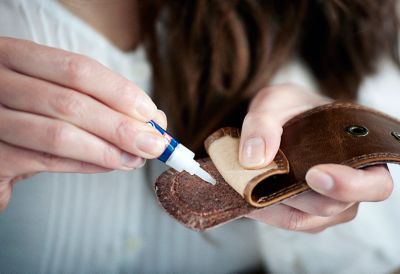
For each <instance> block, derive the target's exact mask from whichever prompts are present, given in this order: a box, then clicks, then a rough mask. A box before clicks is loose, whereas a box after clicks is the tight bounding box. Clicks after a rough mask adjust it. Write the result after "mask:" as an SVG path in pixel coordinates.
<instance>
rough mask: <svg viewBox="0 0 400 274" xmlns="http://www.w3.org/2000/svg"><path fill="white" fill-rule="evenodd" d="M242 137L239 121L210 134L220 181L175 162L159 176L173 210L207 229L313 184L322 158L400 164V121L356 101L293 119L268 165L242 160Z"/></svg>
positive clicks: (211, 168) (356, 164) (357, 164)
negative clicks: (310, 178) (312, 171)
mask: <svg viewBox="0 0 400 274" xmlns="http://www.w3.org/2000/svg"><path fill="white" fill-rule="evenodd" d="M239 138H240V131H239V129H235V128H222V129H220V130H218V131H216V132H215V133H213V134H211V135H210V136H209V137H208V138H207V139H206V140H205V148H206V150H207V152H208V154H209V155H210V158H205V159H201V160H199V162H200V164H201V166H202V167H203V168H204V169H205V170H207V171H208V172H209V173H210V174H211V175H212V176H213V177H214V178H215V179H216V180H217V184H216V185H215V186H213V185H210V184H207V183H205V182H204V181H202V180H201V179H199V178H197V177H196V176H191V175H189V174H188V173H186V172H181V173H179V172H176V171H174V170H172V169H170V170H167V171H166V172H164V173H163V174H162V175H161V176H160V177H158V179H157V181H156V183H155V191H156V195H157V198H158V200H159V202H160V204H161V206H162V207H164V209H165V210H166V211H167V212H168V213H169V214H170V215H171V216H172V217H173V218H175V219H177V220H178V221H179V222H181V223H183V224H184V225H185V226H187V227H189V228H191V229H193V230H197V231H201V230H205V229H208V228H211V227H214V226H217V225H221V224H223V223H226V222H228V221H231V220H234V219H237V218H240V217H243V216H245V215H246V214H248V213H250V212H252V211H254V210H259V208H262V207H265V206H269V205H272V204H275V203H278V202H280V201H282V200H284V199H287V198H289V197H293V196H294V195H298V194H300V193H302V192H304V191H307V190H309V187H308V186H307V184H306V182H305V174H306V172H307V170H308V169H309V168H310V167H312V166H314V165H317V164H323V163H336V164H343V165H348V166H351V167H353V168H364V167H367V166H372V165H378V164H384V163H398V164H400V121H399V120H397V119H395V118H392V117H390V116H388V115H386V114H384V113H381V112H378V111H376V110H373V109H370V108H367V107H364V106H360V105H356V104H352V103H344V102H335V103H331V104H327V105H323V106H320V107H317V108H314V109H311V110H309V111H306V112H304V113H302V114H299V115H297V116H295V117H294V118H292V119H291V120H289V121H288V122H287V123H286V124H285V125H284V126H283V134H282V138H281V145H280V149H279V151H278V153H277V155H276V156H275V159H274V161H273V162H271V164H269V165H268V166H267V167H265V168H262V169H256V170H250V169H244V168H243V167H241V166H240V164H239V161H238V149H239Z"/></svg>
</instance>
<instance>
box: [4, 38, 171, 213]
mask: <svg viewBox="0 0 400 274" xmlns="http://www.w3.org/2000/svg"><path fill="white" fill-rule="evenodd" d="M151 119H153V120H156V121H157V123H159V124H160V125H161V126H162V127H163V128H165V127H166V118H165V115H164V113H163V112H162V111H160V110H157V107H156V106H155V105H154V103H153V102H152V100H151V99H150V98H149V96H147V95H146V94H145V93H144V92H143V91H142V90H140V89H139V88H138V87H137V86H135V85H134V84H132V83H131V82H130V81H128V80H127V79H125V78H123V77H121V76H118V75H117V74H115V73H113V72H112V71H110V70H109V69H107V68H105V67H104V66H102V65H101V64H99V63H98V62H96V61H94V60H92V59H90V58H87V57H84V56H82V55H78V54H73V53H70V52H66V51H63V50H59V49H55V48H50V47H46V46H41V45H38V44H35V43H32V42H29V41H24V40H18V39H13V38H4V37H0V210H2V209H4V208H5V207H6V205H7V204H8V201H9V199H10V196H11V191H12V186H13V184H14V183H15V182H16V181H18V180H20V179H23V178H26V177H29V176H30V175H32V174H36V173H38V172H43V171H49V172H79V173H95V172H105V171H109V170H113V169H120V170H130V169H134V168H137V167H140V166H142V165H143V164H144V161H145V160H144V159H143V158H155V157H157V156H159V155H160V154H161V153H162V151H163V150H164V142H163V139H162V137H161V135H160V134H159V133H158V132H157V131H156V130H155V129H153V128H152V127H150V126H148V125H146V123H145V122H146V121H148V120H151Z"/></svg>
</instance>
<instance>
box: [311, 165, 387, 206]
mask: <svg viewBox="0 0 400 274" xmlns="http://www.w3.org/2000/svg"><path fill="white" fill-rule="evenodd" d="M306 180H307V183H308V185H309V186H310V187H311V188H312V189H313V190H314V191H316V192H319V193H321V194H323V195H325V196H328V197H331V198H333V199H336V200H340V201H343V202H361V201H382V200H385V199H387V198H388V197H389V196H390V194H391V193H392V190H393V180H392V177H391V175H390V173H389V171H388V170H387V169H386V168H385V166H374V167H369V168H366V169H354V168H351V167H348V166H344V165H336V164H324V165H318V166H315V167H312V168H311V169H310V170H309V171H308V172H307V174H306Z"/></svg>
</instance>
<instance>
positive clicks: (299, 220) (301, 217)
mask: <svg viewBox="0 0 400 274" xmlns="http://www.w3.org/2000/svg"><path fill="white" fill-rule="evenodd" d="M307 219H308V215H307V214H306V213H304V212H301V211H299V210H297V209H295V208H291V209H290V212H289V216H288V218H287V219H286V220H284V223H283V228H285V229H288V230H292V231H301V230H304V227H305V225H306V223H307Z"/></svg>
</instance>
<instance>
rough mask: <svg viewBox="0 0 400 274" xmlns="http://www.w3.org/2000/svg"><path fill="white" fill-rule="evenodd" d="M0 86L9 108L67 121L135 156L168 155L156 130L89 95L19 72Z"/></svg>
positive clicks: (162, 119) (4, 76)
mask: <svg viewBox="0 0 400 274" xmlns="http://www.w3.org/2000/svg"><path fill="white" fill-rule="evenodd" d="M0 82H1V83H2V91H1V92H0V102H2V104H4V105H6V106H7V107H9V108H13V109H16V110H21V111H24V112H31V113H37V114H41V115H45V116H48V117H52V118H57V119H61V120H64V121H67V122H69V123H71V124H74V125H76V126H77V127H80V128H82V129H84V130H86V131H89V132H90V133H92V134H94V135H96V136H98V137H100V138H102V139H104V140H106V141H108V142H110V143H112V144H114V145H116V146H117V147H119V148H121V149H122V150H125V151H127V152H129V153H131V154H134V155H139V156H142V157H146V158H155V157H157V156H159V155H160V154H161V153H162V152H163V151H164V148H165V145H164V140H163V138H162V136H161V135H160V134H159V133H158V132H157V131H156V130H155V129H153V128H152V127H150V126H148V125H147V124H146V123H144V122H141V121H138V120H136V119H132V118H130V117H129V116H126V115H124V114H121V113H119V112H117V111H115V110H113V109H111V108H109V107H107V106H106V105H104V104H102V103H100V102H99V101H97V100H95V99H93V98H92V97H89V96H87V95H85V94H82V93H79V92H75V91H74V90H71V89H68V88H65V87H61V86H57V85H55V84H52V83H49V82H46V81H42V80H38V79H34V78H31V77H28V76H24V75H20V74H17V73H15V72H8V73H7V72H4V73H2V74H1V75H0ZM157 115H158V116H157V117H158V119H159V120H160V122H161V123H163V124H166V122H165V120H166V119H165V117H162V113H160V112H157ZM100 119H101V120H100Z"/></svg>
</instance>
